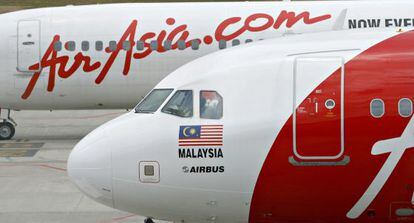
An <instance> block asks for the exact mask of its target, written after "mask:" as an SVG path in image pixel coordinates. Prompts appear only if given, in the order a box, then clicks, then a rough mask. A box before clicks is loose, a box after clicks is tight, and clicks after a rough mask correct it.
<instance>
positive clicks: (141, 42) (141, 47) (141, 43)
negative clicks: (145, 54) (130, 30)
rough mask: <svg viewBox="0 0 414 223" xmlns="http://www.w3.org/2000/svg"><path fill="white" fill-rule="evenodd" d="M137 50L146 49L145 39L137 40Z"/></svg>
mask: <svg viewBox="0 0 414 223" xmlns="http://www.w3.org/2000/svg"><path fill="white" fill-rule="evenodd" d="M137 50H140V51H141V50H144V41H142V40H140V41H137Z"/></svg>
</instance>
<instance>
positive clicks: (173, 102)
mask: <svg viewBox="0 0 414 223" xmlns="http://www.w3.org/2000/svg"><path fill="white" fill-rule="evenodd" d="M161 111H162V112H164V113H167V114H171V115H176V116H180V117H192V116H193V91H191V90H180V91H177V92H176V93H175V94H174V95H173V96H172V98H171V99H170V101H169V102H168V103H167V104H166V105H165V106H164V108H163V109H162V110H161Z"/></svg>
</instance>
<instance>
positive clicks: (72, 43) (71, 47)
mask: <svg viewBox="0 0 414 223" xmlns="http://www.w3.org/2000/svg"><path fill="white" fill-rule="evenodd" d="M65 48H66V50H68V51H75V49H76V43H75V41H69V42H67V43H66V45H65Z"/></svg>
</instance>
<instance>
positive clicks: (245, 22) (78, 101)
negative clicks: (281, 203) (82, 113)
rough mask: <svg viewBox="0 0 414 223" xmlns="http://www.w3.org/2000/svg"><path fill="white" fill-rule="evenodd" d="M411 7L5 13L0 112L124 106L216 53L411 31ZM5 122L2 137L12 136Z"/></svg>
mask: <svg viewBox="0 0 414 223" xmlns="http://www.w3.org/2000/svg"><path fill="white" fill-rule="evenodd" d="M413 8H414V2H412V1H407V0H406V1H376V2H365V1H346V2H338V1H335V2H326V1H324V2H292V3H291V2H234V3H162V4H117V5H93V6H67V7H60V8H45V9H33V10H25V11H20V12H13V13H8V14H3V15H0V30H1V32H0V40H1V41H0V108H2V109H6V110H8V111H10V110H21V109H45V110H54V109H94V108H131V107H133V105H134V104H135V103H136V101H137V100H140V99H141V98H142V97H143V96H144V95H145V94H147V92H148V91H149V90H150V89H152V88H153V87H154V86H155V85H156V84H157V83H158V82H159V81H160V80H161V79H162V78H164V77H165V76H166V75H167V74H168V73H170V72H172V71H174V70H175V69H176V68H178V67H179V66H181V65H183V64H185V63H187V62H190V61H191V60H194V59H196V58H198V57H200V56H203V55H206V54H209V53H211V52H214V51H217V50H219V49H224V48H228V47H231V46H235V45H239V44H243V43H247V42H252V41H257V40H261V39H269V38H275V37H280V36H283V35H288V34H299V33H309V32H319V31H330V30H341V29H359V28H368V27H369V28H379V27H412V26H413V25H414V21H413ZM3 114H5V113H4V112H3ZM8 121H12V119H11V118H10V116H8V117H5V122H4V123H1V124H0V139H8V138H11V137H12V136H13V133H14V127H13V125H11V124H10V123H9V122H8Z"/></svg>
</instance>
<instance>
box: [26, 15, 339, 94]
mask: <svg viewBox="0 0 414 223" xmlns="http://www.w3.org/2000/svg"><path fill="white" fill-rule="evenodd" d="M331 17H332V16H331V15H330V14H326V15H322V16H317V17H313V18H311V16H310V13H309V12H302V13H300V14H298V15H296V13H295V12H287V11H282V12H280V14H279V15H278V16H277V17H273V16H271V15H269V14H265V13H257V14H253V15H250V16H248V17H247V18H246V19H245V20H242V18H241V17H231V18H229V19H226V20H224V21H223V22H221V23H220V24H219V25H218V26H217V29H216V31H215V33H214V37H213V36H211V35H206V36H204V37H203V38H202V39H189V36H190V32H189V31H188V30H187V28H188V27H187V25H185V24H184V25H180V26H177V27H175V28H174V29H173V30H172V31H171V32H169V33H167V31H166V30H162V31H161V32H160V33H154V32H147V33H144V34H143V35H142V36H141V37H139V38H138V39H139V40H140V41H142V42H143V43H144V50H143V51H139V52H135V51H134V46H135V44H136V42H135V40H136V38H135V35H136V31H137V28H138V27H139V23H138V21H137V20H133V21H132V22H131V24H130V25H129V27H128V28H127V29H126V31H125V32H124V34H123V35H122V37H121V38H120V40H119V41H118V42H117V48H116V49H115V50H113V51H111V50H110V49H109V47H107V48H106V49H105V52H106V53H108V54H109V58H108V59H107V60H106V61H105V62H104V63H102V62H101V61H92V58H91V57H89V56H85V55H84V54H83V53H82V52H79V53H77V54H76V55H75V56H74V58H73V60H74V62H73V63H72V64H71V65H68V62H69V60H70V57H69V56H64V55H58V52H57V51H56V50H55V49H54V45H55V44H56V43H57V42H59V41H60V36H59V35H55V36H54V38H53V41H52V42H51V44H50V45H49V47H48V49H47V50H46V52H45V54H44V55H43V57H42V59H41V61H40V64H39V63H37V64H34V65H32V66H30V67H29V69H30V70H33V71H35V70H39V66H40V67H41V69H43V68H49V69H50V70H49V78H48V85H47V90H48V91H49V92H52V91H53V89H54V87H55V81H56V75H57V76H59V77H60V78H63V79H66V78H69V77H71V76H72V75H73V74H74V73H75V72H76V71H77V70H79V69H82V70H83V72H85V73H90V72H94V71H98V70H99V69H100V71H99V75H98V77H97V78H96V80H95V83H96V84H100V83H102V81H103V80H104V79H105V77H106V75H107V74H108V72H109V70H110V69H111V67H112V65H113V63H114V62H115V60H116V59H117V57H118V55H119V53H120V52H121V50H122V51H123V52H125V53H126V57H125V62H124V68H123V74H124V75H128V73H129V71H130V67H131V62H132V59H136V60H138V59H143V58H145V57H147V56H149V55H150V54H151V53H153V52H154V51H157V52H158V53H164V52H166V51H167V49H165V48H164V46H163V44H162V43H163V42H164V41H170V42H171V47H170V50H176V49H178V43H179V42H180V41H183V42H184V43H185V48H188V47H191V44H192V42H193V41H198V43H199V44H205V45H211V44H212V43H213V42H214V41H221V40H224V41H230V40H233V39H235V38H237V37H239V36H240V35H242V34H244V33H246V32H261V31H264V30H268V29H275V30H277V29H279V28H280V27H281V26H282V25H283V24H285V25H286V27H287V28H291V27H293V26H294V25H295V24H297V23H298V22H299V21H302V22H303V23H304V24H308V25H309V24H315V23H318V22H321V21H324V20H328V19H330V18H331ZM258 19H260V21H264V23H262V22H261V25H259V26H254V25H253V22H254V21H256V20H258ZM175 22H176V21H175V19H174V18H168V19H167V20H166V24H167V25H168V26H174V25H175ZM230 28H231V30H235V31H232V32H231V33H226V31H228V30H229V29H230ZM151 40H156V41H157V49H156V50H153V49H151V46H150V41H151ZM125 41H128V42H130V43H131V47H130V48H129V50H123V43H124V42H125ZM40 74H41V71H40V72H36V73H34V74H33V76H32V78H31V80H30V82H29V84H28V86H27V88H26V90H25V92H24V93H23V95H22V96H21V97H22V99H28V98H29V97H30V95H31V93H32V91H33V89H34V87H35V86H36V83H37V81H38V79H39V76H40Z"/></svg>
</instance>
